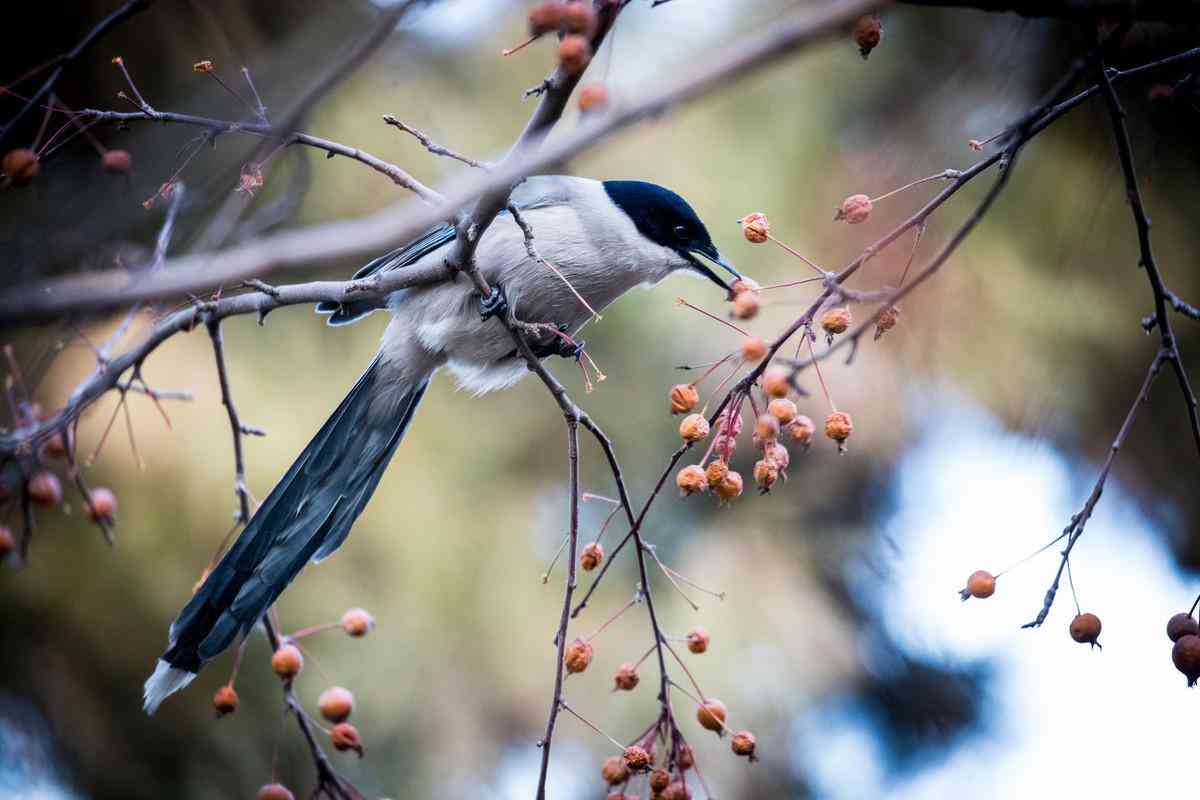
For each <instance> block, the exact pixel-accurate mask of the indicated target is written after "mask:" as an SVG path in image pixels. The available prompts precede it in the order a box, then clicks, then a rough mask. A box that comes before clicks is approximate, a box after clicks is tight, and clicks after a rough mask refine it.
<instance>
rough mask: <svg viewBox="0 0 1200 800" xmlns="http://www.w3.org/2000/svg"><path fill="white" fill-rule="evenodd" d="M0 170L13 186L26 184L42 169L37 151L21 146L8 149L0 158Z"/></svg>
mask: <svg viewBox="0 0 1200 800" xmlns="http://www.w3.org/2000/svg"><path fill="white" fill-rule="evenodd" d="M0 170H3V172H4V174H5V175H7V176H8V179H9V181H11V182H12V185H13V186H28V185H29V184H30V183H32V182H33V179H34V178H36V177H37V176H38V173H39V172H41V171H42V163H41V162H40V161H38V157H37V153H35V152H33V151H32V150H29V149H27V148H24V147H21V148H18V149H16V150H9V151H8V152H7V153H5V154H4V158H3V160H0Z"/></svg>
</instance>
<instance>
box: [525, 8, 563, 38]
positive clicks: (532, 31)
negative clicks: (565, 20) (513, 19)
mask: <svg viewBox="0 0 1200 800" xmlns="http://www.w3.org/2000/svg"><path fill="white" fill-rule="evenodd" d="M562 17H563V5H562V3H558V2H549V3H539V4H538V5H536V6H534V7H533V8H531V9H530V10H529V35H530V36H541V35H542V34H543V33H550V31H556V30H558V29H559V28H560V27H562Z"/></svg>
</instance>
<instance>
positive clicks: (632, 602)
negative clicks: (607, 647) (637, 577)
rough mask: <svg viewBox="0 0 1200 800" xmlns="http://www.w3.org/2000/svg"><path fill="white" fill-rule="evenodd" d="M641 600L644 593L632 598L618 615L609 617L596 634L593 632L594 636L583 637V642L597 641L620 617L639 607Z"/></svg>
mask: <svg viewBox="0 0 1200 800" xmlns="http://www.w3.org/2000/svg"><path fill="white" fill-rule="evenodd" d="M641 599H642V593H641V592H638V593H637V594H635V595H634V596H633V597H632V598H630V600H629V602H628V603H626V604H625V605H623V606H621V608H620V610H618V611H617V613H615V614H613V615H612V616H611V617H609V618H608V619H607V620H605V621H604V624H603V625H601V626H600V627H599V628H597V629H596V630H595V631H594V632H592V634H591V635H590V636H585V637H583V640H584V641H585V642H590V641H592V639H595V638H596V637H597V636H599V635H600V634H601V633H603V632H604V629H605V628H607V627H608V626H609V625H611V624H613V623H614V622H616V621H617V618H618V617H620V616H621V615H622V614H624V613H625V612H626V611H628V610H629V609H631V608H633V607H634V606H635V605H637V604H638V603H639V602H641Z"/></svg>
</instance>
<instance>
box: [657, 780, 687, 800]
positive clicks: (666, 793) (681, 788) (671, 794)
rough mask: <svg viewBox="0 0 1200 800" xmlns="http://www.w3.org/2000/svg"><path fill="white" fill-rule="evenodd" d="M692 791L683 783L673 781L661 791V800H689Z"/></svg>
mask: <svg viewBox="0 0 1200 800" xmlns="http://www.w3.org/2000/svg"><path fill="white" fill-rule="evenodd" d="M691 797H692V790H691V789H689V788H688V785H687V784H686V783H684V782H683V781H675V782H673V783H672V784H671V785H670V786H668V787H667V788H666V789H664V790H663V793H662V800H691Z"/></svg>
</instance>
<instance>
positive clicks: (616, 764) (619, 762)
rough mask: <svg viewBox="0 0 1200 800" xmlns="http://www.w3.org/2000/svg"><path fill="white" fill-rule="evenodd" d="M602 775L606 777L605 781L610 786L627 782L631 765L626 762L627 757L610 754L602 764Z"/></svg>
mask: <svg viewBox="0 0 1200 800" xmlns="http://www.w3.org/2000/svg"><path fill="white" fill-rule="evenodd" d="M600 777H602V778H604V782H605V783H607V784H608V785H609V786H616V785H617V784H618V783H625V782H626V781H627V780H629V767H628V766H627V765H626V764H625V759H624V758H622V757H621V756H609V757H608V758H606V759H604V763H603V764H601V765H600Z"/></svg>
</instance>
